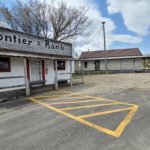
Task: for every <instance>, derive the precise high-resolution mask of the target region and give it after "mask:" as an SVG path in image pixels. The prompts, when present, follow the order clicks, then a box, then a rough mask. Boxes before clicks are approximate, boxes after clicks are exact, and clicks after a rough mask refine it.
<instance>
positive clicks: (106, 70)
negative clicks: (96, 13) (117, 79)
mask: <svg viewBox="0 0 150 150" xmlns="http://www.w3.org/2000/svg"><path fill="white" fill-rule="evenodd" d="M102 25H103V37H104V54H105V73H106V74H107V73H108V68H107V51H106V37H105V22H102Z"/></svg>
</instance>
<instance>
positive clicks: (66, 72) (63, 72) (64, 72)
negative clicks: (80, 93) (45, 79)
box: [58, 61, 70, 80]
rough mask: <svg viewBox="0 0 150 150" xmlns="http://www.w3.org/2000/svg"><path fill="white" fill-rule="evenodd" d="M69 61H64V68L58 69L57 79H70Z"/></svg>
mask: <svg viewBox="0 0 150 150" xmlns="http://www.w3.org/2000/svg"><path fill="white" fill-rule="evenodd" d="M69 73H70V62H69V61H66V69H65V70H58V80H70V74H69Z"/></svg>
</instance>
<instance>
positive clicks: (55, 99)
mask: <svg viewBox="0 0 150 150" xmlns="http://www.w3.org/2000/svg"><path fill="white" fill-rule="evenodd" d="M30 98H33V97H30ZM71 98H72V97H62V98H48V97H47V98H46V99H38V100H40V101H42V100H46V101H53V100H54V101H57V100H58V101H59V100H67V99H71ZM73 98H83V97H81V96H77V97H73ZM35 99H36V98H35Z"/></svg>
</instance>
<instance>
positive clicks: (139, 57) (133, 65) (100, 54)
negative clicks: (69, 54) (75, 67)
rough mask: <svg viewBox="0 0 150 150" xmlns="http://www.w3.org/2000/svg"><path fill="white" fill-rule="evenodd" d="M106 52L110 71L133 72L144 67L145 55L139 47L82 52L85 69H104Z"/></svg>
mask: <svg viewBox="0 0 150 150" xmlns="http://www.w3.org/2000/svg"><path fill="white" fill-rule="evenodd" d="M105 54H106V57H107V68H108V71H112V72H133V71H140V70H143V69H144V66H143V59H144V56H143V54H142V53H141V52H140V50H139V49H138V48H132V49H118V50H107V51H106V53H105V51H86V52H82V53H81V56H80V60H82V62H83V69H84V71H94V70H96V71H104V70H105Z"/></svg>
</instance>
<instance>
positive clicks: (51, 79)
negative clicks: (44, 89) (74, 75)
mask: <svg viewBox="0 0 150 150" xmlns="http://www.w3.org/2000/svg"><path fill="white" fill-rule="evenodd" d="M45 65H46V66H45V68H46V67H47V68H48V74H46V76H45V79H46V85H49V84H54V83H55V70H54V61H53V60H46V61H45ZM57 73H58V80H70V74H69V73H70V62H69V61H66V69H65V70H58V71H57Z"/></svg>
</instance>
